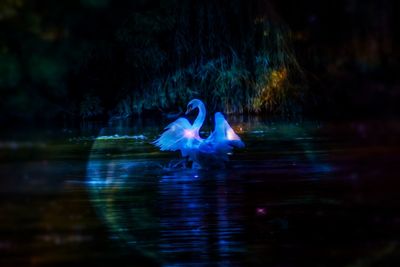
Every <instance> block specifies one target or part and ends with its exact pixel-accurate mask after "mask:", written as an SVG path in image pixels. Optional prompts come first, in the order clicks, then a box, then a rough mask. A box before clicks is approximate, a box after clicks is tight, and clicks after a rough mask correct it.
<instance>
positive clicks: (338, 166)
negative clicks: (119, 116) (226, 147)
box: [0, 118, 400, 266]
mask: <svg viewBox="0 0 400 267" xmlns="http://www.w3.org/2000/svg"><path fill="white" fill-rule="evenodd" d="M231 120H232V121H233V123H232V124H233V126H234V129H235V130H237V131H238V132H239V135H240V136H241V137H242V139H243V141H244V142H245V143H246V148H245V149H243V150H240V151H236V152H235V154H234V155H233V156H232V157H231V161H230V162H229V166H227V168H226V169H223V170H208V171H206V170H191V169H180V168H173V167H172V166H173V165H174V163H176V161H177V160H178V159H179V154H177V153H168V152H159V151H157V149H155V148H154V147H153V146H152V145H151V144H150V142H151V141H152V140H154V138H155V137H156V136H157V134H158V133H159V132H160V131H161V129H162V125H156V124H159V122H147V123H146V124H144V123H143V122H142V123H134V124H132V123H129V124H124V123H115V122H114V123H113V124H109V125H102V126H93V127H92V128H91V127H89V128H88V127H85V128H81V129H63V130H61V129H59V130H57V129H52V130H49V131H47V130H40V131H35V132H32V133H29V134H27V133H21V132H19V133H15V134H14V135H13V137H12V138H10V137H4V138H3V139H2V141H1V142H0V157H1V159H2V161H1V165H0V172H1V179H0V199H1V202H0V214H1V217H0V265H1V266H17V265H27V266H29V265H32V266H43V265H47V266H53V265H65V266H70V265H76V264H77V263H80V264H85V265H88V266H109V265H112V264H115V265H116V266H398V264H399V263H400V243H399V237H400V228H399V226H400V213H399V207H400V198H399V197H398V196H399V185H400V182H399V181H398V179H399V177H398V166H399V163H400V153H399V152H400V142H399V141H400V140H399V138H398V137H399V133H400V124H399V123H397V122H351V123H317V122H302V123H276V122H275V123H274V122H269V121H266V122H265V121H261V120H258V119H256V118H252V119H250V120H249V119H247V120H245V121H243V120H239V119H237V120H235V119H234V118H232V119H231ZM89 126H91V125H89Z"/></svg>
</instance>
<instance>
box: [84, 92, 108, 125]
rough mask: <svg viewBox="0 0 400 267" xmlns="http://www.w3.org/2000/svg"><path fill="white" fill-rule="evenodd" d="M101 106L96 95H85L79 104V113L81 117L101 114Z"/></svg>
mask: <svg viewBox="0 0 400 267" xmlns="http://www.w3.org/2000/svg"><path fill="white" fill-rule="evenodd" d="M102 113H103V107H102V106H101V101H100V98H99V97H98V96H93V95H90V94H87V95H85V97H84V98H83V100H82V102H81V104H80V110H79V114H80V116H81V117H82V118H83V119H90V118H94V117H96V116H99V115H102Z"/></svg>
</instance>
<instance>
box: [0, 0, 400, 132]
mask: <svg viewBox="0 0 400 267" xmlns="http://www.w3.org/2000/svg"><path fill="white" fill-rule="evenodd" d="M398 10H399V3H398V1H394V0H392V1H391V0H382V1H377V0H376V1H373V0H340V1H313V0H304V1H295V0H281V1H273V0H265V1H262V0H258V1H240V0H231V1H196V0H191V1H178V0H175V1H169V0H160V1H127V0H125V1H108V0H80V1H78V0H72V1H71V0H68V1H67V0H66V1H50V0H41V1H35V0H32V1H27V0H2V1H0V93H1V98H0V114H1V115H0V122H1V123H3V124H18V123H23V124H24V125H26V123H31V124H32V125H36V124H37V123H42V122H45V123H47V122H54V121H56V122H65V121H82V120H107V119H110V118H129V117H132V116H136V115H141V116H147V115H149V114H155V115H159V114H166V113H168V112H170V111H173V110H178V107H181V108H184V106H185V105H186V102H187V101H188V100H189V99H190V98H193V97H199V98H202V99H204V100H205V101H206V102H207V105H208V107H209V109H211V110H217V109H218V110H222V111H224V112H226V113H252V114H253V113H254V114H262V115H273V116H278V117H280V118H289V119H291V118H298V117H306V118H309V117H319V118H342V119H352V118H355V117H356V118H377V117H378V118H381V117H386V118H387V117H397V115H398V114H399V112H398V111H397V109H396V105H397V103H398V101H399V99H400V88H399V76H398V75H397V70H398V69H399V48H398V46H397V43H398V38H399V37H398V36H399V26H397V25H400V23H399V16H398V15H397V14H398V12H397V11H398ZM280 75H281V76H280ZM276 77H278V78H276ZM279 77H284V78H283V79H284V80H283V81H282V80H279ZM274 79H275V80H274ZM276 79H278V80H276ZM263 88H264V89H263ZM265 88H266V89H265Z"/></svg>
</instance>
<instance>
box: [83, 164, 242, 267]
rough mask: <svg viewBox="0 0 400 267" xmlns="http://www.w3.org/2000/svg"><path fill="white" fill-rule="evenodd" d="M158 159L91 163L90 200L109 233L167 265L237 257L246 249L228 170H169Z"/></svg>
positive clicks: (89, 174) (89, 168)
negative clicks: (162, 166)
mask: <svg viewBox="0 0 400 267" xmlns="http://www.w3.org/2000/svg"><path fill="white" fill-rule="evenodd" d="M158 165H159V162H155V161H154V162H151V161H136V162H135V161H131V160H93V161H91V162H90V164H89V165H88V177H89V180H88V182H87V186H88V188H89V191H90V193H91V200H92V203H93V204H94V206H95V207H96V210H97V211H98V213H99V216H100V217H101V218H102V219H103V220H104V221H105V223H106V225H107V226H108V227H109V229H110V233H111V237H112V238H114V239H117V240H119V241H120V242H121V243H122V244H123V245H125V246H126V247H128V248H132V249H134V250H137V251H140V252H141V253H142V254H143V255H145V256H148V257H150V258H153V259H157V260H160V259H161V263H164V264H167V265H168V264H169V263H174V264H182V266H190V264H192V263H200V264H201V263H207V262H219V263H221V264H222V263H224V262H225V263H226V262H230V261H231V260H233V259H234V258H236V259H237V258H238V252H240V251H243V248H242V244H241V243H240V242H239V240H240V236H241V234H242V227H241V223H240V219H241V210H240V208H241V205H240V203H241V199H240V198H241V193H240V190H239V188H238V186H236V185H234V184H233V183H228V182H227V179H229V178H228V175H229V172H227V171H223V172H222V171H221V172H217V171H214V172H205V171H203V172H201V171H198V170H191V169H178V170H169V171H165V170H163V169H161V168H159V167H157V166H158ZM233 191H235V194H232V192H233ZM231 202H234V203H231ZM228 203H230V205H228Z"/></svg>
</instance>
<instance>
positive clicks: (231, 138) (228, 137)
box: [206, 112, 244, 153]
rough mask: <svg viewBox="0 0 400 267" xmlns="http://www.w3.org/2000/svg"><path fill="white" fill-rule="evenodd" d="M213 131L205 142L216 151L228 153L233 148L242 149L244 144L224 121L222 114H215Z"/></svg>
mask: <svg viewBox="0 0 400 267" xmlns="http://www.w3.org/2000/svg"><path fill="white" fill-rule="evenodd" d="M214 118H215V129H214V131H213V132H212V134H211V135H210V136H209V137H208V138H207V140H206V142H207V143H209V144H213V146H214V147H215V148H216V150H218V151H223V152H226V153H229V152H231V151H232V148H233V147H238V148H242V147H244V143H243V142H242V140H241V139H240V137H239V136H238V135H237V134H236V133H235V131H234V130H233V129H232V127H231V126H230V125H229V123H228V122H227V121H226V120H225V118H224V115H222V113H220V112H217V113H215V117H214Z"/></svg>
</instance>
